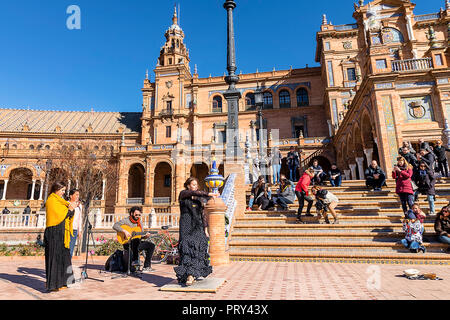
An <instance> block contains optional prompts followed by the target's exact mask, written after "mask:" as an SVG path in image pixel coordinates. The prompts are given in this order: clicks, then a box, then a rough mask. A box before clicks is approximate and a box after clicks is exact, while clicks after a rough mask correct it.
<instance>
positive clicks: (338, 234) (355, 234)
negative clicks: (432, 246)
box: [231, 229, 436, 241]
mask: <svg viewBox="0 0 450 320" xmlns="http://www.w3.org/2000/svg"><path fill="white" fill-rule="evenodd" d="M404 237H405V233H404V232H403V231H399V230H378V231H375V232H374V231H367V230H354V231H351V232H349V231H348V230H326V229H325V230H271V231H266V230H263V231H261V230H242V231H235V232H233V234H232V236H231V241H233V239H240V238H246V239H250V238H270V239H272V238H282V239H298V238H312V239H321V241H322V240H324V239H325V240H326V239H340V238H349V239H355V238H368V239H369V238H372V239H385V238H386V239H393V238H395V239H403V238H404ZM423 237H424V239H425V238H426V239H435V238H436V233H435V232H434V231H432V230H427V229H425V232H424V234H423Z"/></svg>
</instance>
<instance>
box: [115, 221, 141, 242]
mask: <svg viewBox="0 0 450 320" xmlns="http://www.w3.org/2000/svg"><path fill="white" fill-rule="evenodd" d="M121 228H122V229H124V230H126V231H128V232H129V233H130V234H131V238H129V239H127V238H125V233H124V232H117V241H119V243H120V244H122V245H123V244H126V243H128V242H130V240H132V239H139V238H141V237H142V236H143V235H146V234H147V232H142V231H141V228H139V226H136V227H134V228H132V227H130V226H127V225H122V226H121Z"/></svg>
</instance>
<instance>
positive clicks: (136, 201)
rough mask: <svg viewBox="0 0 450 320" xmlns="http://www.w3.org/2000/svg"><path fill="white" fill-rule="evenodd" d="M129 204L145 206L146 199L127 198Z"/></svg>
mask: <svg viewBox="0 0 450 320" xmlns="http://www.w3.org/2000/svg"><path fill="white" fill-rule="evenodd" d="M127 204H132V205H133V204H136V205H142V204H144V198H127Z"/></svg>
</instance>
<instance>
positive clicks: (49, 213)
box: [45, 193, 73, 248]
mask: <svg viewBox="0 0 450 320" xmlns="http://www.w3.org/2000/svg"><path fill="white" fill-rule="evenodd" d="M45 209H46V223H45V226H46V227H54V226H57V225H58V224H60V223H61V222H63V220H65V232H64V247H66V248H69V247H70V236H73V217H72V218H67V219H66V217H67V213H68V211H69V202H68V201H66V200H64V199H63V198H61V197H60V196H58V195H57V194H55V193H52V194H50V196H49V197H48V199H47V202H46V203H45Z"/></svg>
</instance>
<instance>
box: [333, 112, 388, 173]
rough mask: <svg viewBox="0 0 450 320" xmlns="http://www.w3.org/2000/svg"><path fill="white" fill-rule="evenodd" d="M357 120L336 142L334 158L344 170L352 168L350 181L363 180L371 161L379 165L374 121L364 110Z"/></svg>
mask: <svg viewBox="0 0 450 320" xmlns="http://www.w3.org/2000/svg"><path fill="white" fill-rule="evenodd" d="M359 119H360V120H359V121H355V122H353V123H352V126H349V127H348V130H347V132H346V134H345V135H343V137H342V138H341V139H340V140H339V141H337V144H336V156H337V163H338V166H340V167H341V168H343V169H344V170H350V169H351V168H352V167H353V170H354V171H353V172H352V179H360V180H363V179H365V177H364V174H363V171H364V170H365V169H367V167H368V166H369V165H370V162H371V161H372V160H376V161H377V162H378V165H380V157H379V152H378V141H377V138H376V131H375V126H374V125H373V123H374V121H373V119H372V118H371V116H370V113H369V111H368V110H367V109H364V111H363V112H362V116H361V117H359ZM355 166H356V167H355ZM355 168H356V169H355Z"/></svg>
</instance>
